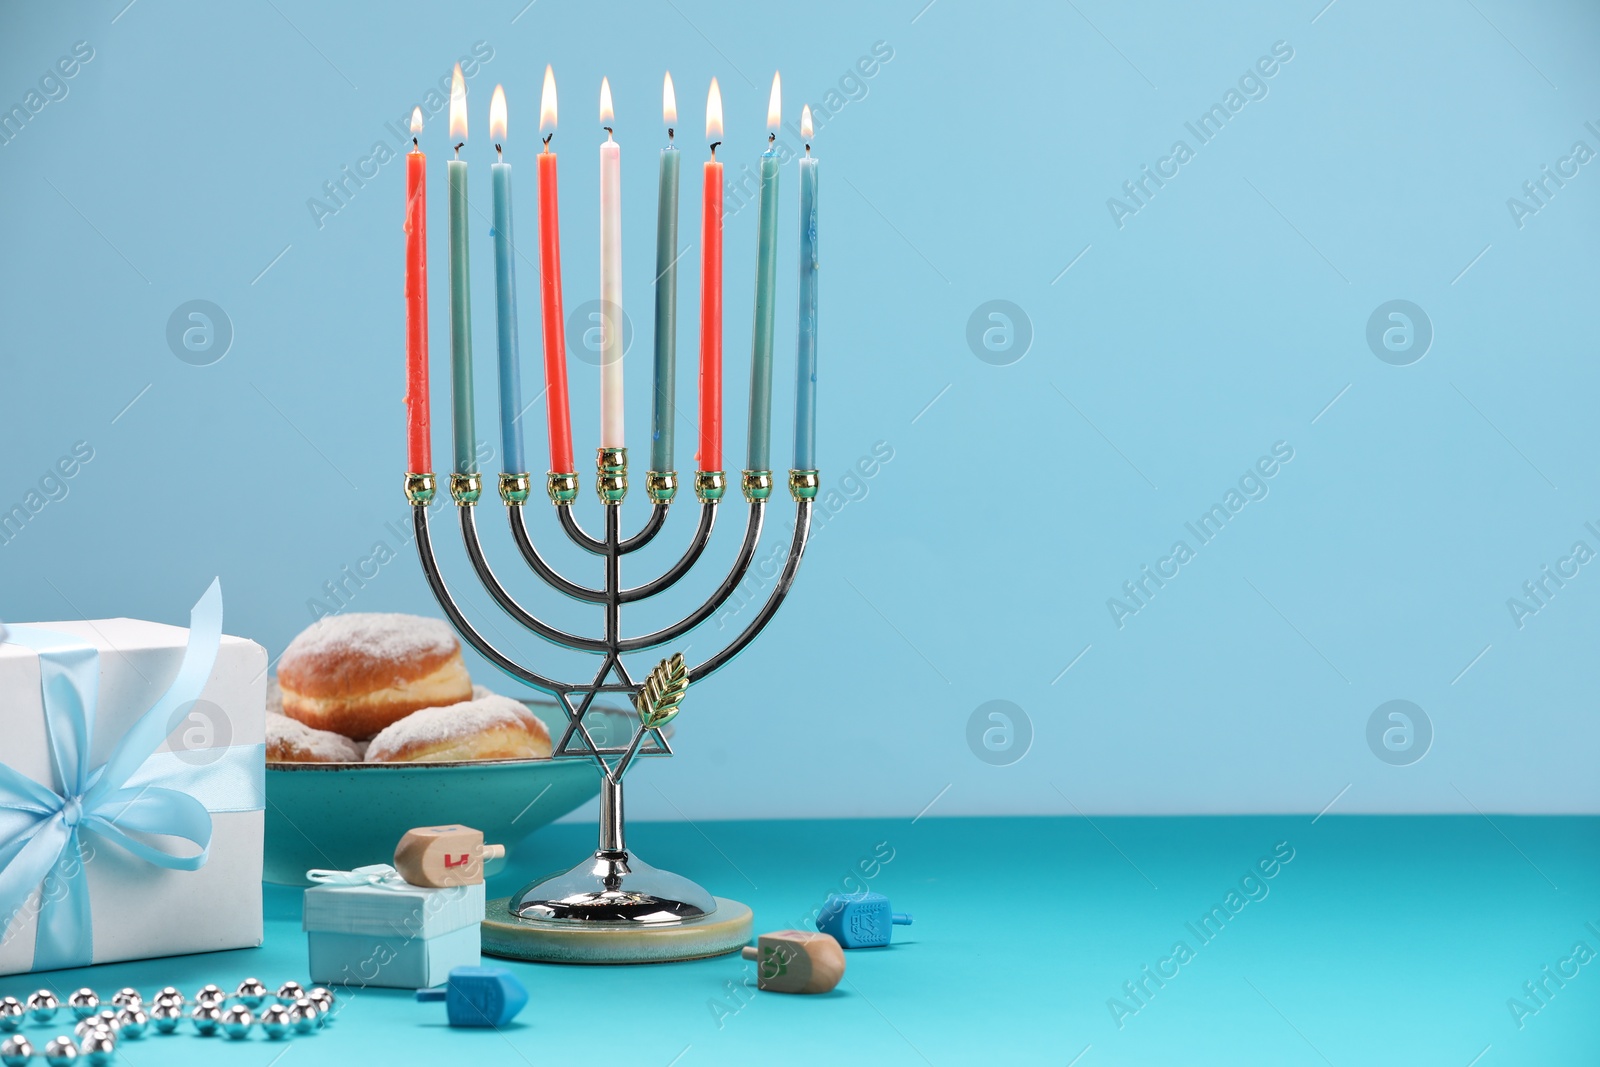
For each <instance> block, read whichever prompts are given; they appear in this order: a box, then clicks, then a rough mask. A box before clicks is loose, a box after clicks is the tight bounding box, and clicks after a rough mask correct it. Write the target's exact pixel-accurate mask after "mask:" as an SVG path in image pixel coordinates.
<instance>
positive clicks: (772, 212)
mask: <svg viewBox="0 0 1600 1067" xmlns="http://www.w3.org/2000/svg"><path fill="white" fill-rule="evenodd" d="M778 94H779V81H778V76H777V75H776V74H774V75H773V76H772V96H771V99H770V101H769V102H768V104H767V128H768V129H769V130H775V129H777V128H778V124H779V123H780V122H782V121H783V111H782V104H781V103H780V102H779V96H778ZM774 140H775V135H773V134H768V135H767V150H766V151H765V152H764V153H762V155H761V209H760V210H761V214H760V216H759V222H758V225H757V227H756V229H757V242H756V300H755V328H754V329H753V330H752V337H751V341H750V441H749V444H748V447H747V448H746V451H745V469H746V470H753V471H764V470H770V469H771V468H772V460H771V459H770V457H769V454H768V446H769V445H770V443H771V437H772V430H771V423H772V316H773V312H774V311H775V310H776V305H777V296H778V293H777V286H778V152H777V149H776V147H775V146H774Z"/></svg>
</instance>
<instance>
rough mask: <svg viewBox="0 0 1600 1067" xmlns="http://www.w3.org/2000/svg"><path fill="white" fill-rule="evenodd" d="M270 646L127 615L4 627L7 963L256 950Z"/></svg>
mask: <svg viewBox="0 0 1600 1067" xmlns="http://www.w3.org/2000/svg"><path fill="white" fill-rule="evenodd" d="M266 669H267V655H266V651H265V650H264V649H263V648H262V647H261V646H260V645H258V644H256V643H255V642H253V641H247V640H244V639H243V638H239V637H228V636H225V635H223V634H222V595H221V591H220V588H219V587H218V586H217V585H216V584H215V583H213V585H212V587H211V589H210V590H208V591H207V593H206V595H205V596H204V597H202V598H201V600H200V602H199V603H198V604H196V605H195V608H194V611H193V613H192V615H191V618H190V628H189V629H187V630H185V629H183V628H181V627H177V626H166V625H162V624H160V623H152V622H141V621H139V620H137V619H97V620H93V621H83V620H80V621H75V622H47V623H37V624H29V625H18V624H14V623H13V624H10V625H9V626H8V627H7V628H6V632H5V633H4V634H3V635H0V731H3V733H0V736H3V737H4V739H5V740H4V744H3V745H0V927H3V929H4V934H3V938H0V974H15V973H20V972H26V971H42V970H53V969H56V968H60V967H78V966H85V965H88V964H90V963H108V962H112V961H115V960H130V959H141V958H147V957H156V956H172V955H179V954H183V953H190V952H214V951H217V950H220V949H232V948H246V947H254V946H257V945H260V944H261V856H262V852H261V848H262V808H263V804H264V797H265V769H266V744H265V726H266Z"/></svg>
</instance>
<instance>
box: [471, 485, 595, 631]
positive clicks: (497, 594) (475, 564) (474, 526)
mask: <svg viewBox="0 0 1600 1067" xmlns="http://www.w3.org/2000/svg"><path fill="white" fill-rule="evenodd" d="M456 510H457V511H459V512H460V513H461V538H462V540H463V541H465V542H466V544H467V557H468V558H469V559H471V560H472V569H473V570H475V571H477V572H478V580H479V581H481V582H482V583H483V587H484V588H485V589H487V590H488V591H489V595H490V596H492V597H494V601H495V603H496V604H499V605H500V607H502V608H503V609H505V612H506V614H507V615H510V616H511V617H512V618H513V619H515V620H517V621H518V622H519V623H521V624H522V625H523V626H526V627H527V628H528V629H530V630H532V631H533V632H534V633H536V634H538V635H539V636H540V637H542V638H544V639H545V640H546V641H549V642H551V643H553V644H557V645H564V646H566V647H568V648H581V649H583V650H584V651H585V652H605V651H606V650H607V646H606V643H605V642H604V641H602V640H600V639H599V638H594V637H579V636H578V635H577V634H569V633H567V632H566V631H565V630H558V629H556V628H555V627H554V626H551V625H550V624H549V623H546V622H543V621H541V620H539V619H538V618H535V617H534V616H533V615H532V614H530V613H529V612H528V611H527V610H526V609H524V608H523V607H522V605H521V604H518V603H517V602H516V601H515V600H513V599H512V598H511V594H510V593H508V592H506V589H505V586H503V585H501V584H500V579H499V578H497V577H495V573H494V571H493V569H491V568H490V566H489V560H488V559H487V558H486V557H485V556H484V554H483V545H482V544H481V543H480V542H479V541H478V519H477V511H478V509H477V508H476V507H458V508H457V509H456Z"/></svg>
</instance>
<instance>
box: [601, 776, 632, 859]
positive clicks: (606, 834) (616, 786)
mask: <svg viewBox="0 0 1600 1067" xmlns="http://www.w3.org/2000/svg"><path fill="white" fill-rule="evenodd" d="M600 851H601V852H626V851H628V847H627V843H626V841H625V840H624V838H623V815H622V780H621V779H620V778H616V779H614V778H612V777H611V776H610V775H601V777H600Z"/></svg>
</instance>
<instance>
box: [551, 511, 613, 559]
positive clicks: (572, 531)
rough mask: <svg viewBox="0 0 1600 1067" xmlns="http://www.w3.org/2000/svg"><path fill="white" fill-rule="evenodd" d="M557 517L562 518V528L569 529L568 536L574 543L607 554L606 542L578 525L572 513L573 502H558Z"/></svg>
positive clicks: (599, 553) (595, 552)
mask: <svg viewBox="0 0 1600 1067" xmlns="http://www.w3.org/2000/svg"><path fill="white" fill-rule="evenodd" d="M556 517H557V518H559V519H560V520H561V528H562V529H563V530H565V531H567V536H568V537H570V538H572V543H573V544H575V545H577V546H578V547H579V548H581V549H583V550H584V551H585V552H593V553H594V554H595V555H597V556H603V555H605V554H606V551H607V550H606V543H605V542H604V541H601V540H599V539H597V538H593V537H590V536H589V535H588V534H586V533H584V532H583V527H581V526H579V525H578V520H577V517H576V516H574V515H573V514H572V505H571V504H557V505H556Z"/></svg>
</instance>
